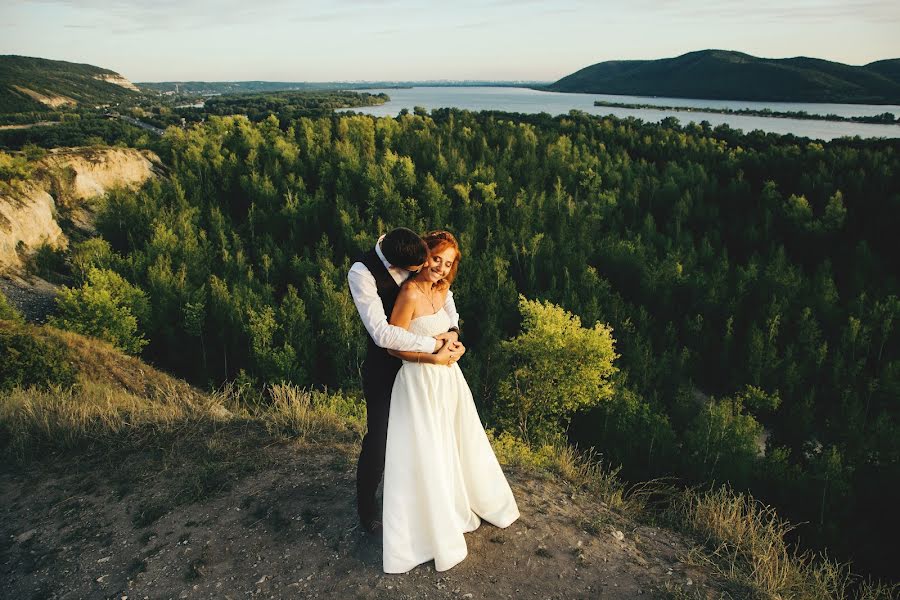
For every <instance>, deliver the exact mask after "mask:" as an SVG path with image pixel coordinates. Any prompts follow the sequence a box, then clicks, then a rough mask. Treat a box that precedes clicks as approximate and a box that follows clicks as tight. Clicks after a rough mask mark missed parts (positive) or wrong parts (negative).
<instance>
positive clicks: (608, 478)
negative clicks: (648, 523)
mask: <svg viewBox="0 0 900 600" xmlns="http://www.w3.org/2000/svg"><path fill="white" fill-rule="evenodd" d="M488 439H489V440H490V441H491V446H492V447H493V448H494V453H495V454H496V455H497V460H499V461H500V463H501V464H504V465H509V466H514V467H520V468H524V469H526V470H529V471H532V472H534V473H542V472H543V473H548V474H552V475H556V476H558V477H560V478H561V479H562V480H564V481H566V482H568V483H570V484H571V485H573V486H575V487H577V488H580V489H583V490H585V491H588V492H590V493H591V494H592V495H594V496H595V497H596V498H597V499H599V500H600V501H602V502H604V503H606V505H607V506H609V507H610V508H612V509H614V510H618V511H620V512H622V513H626V514H636V513H639V512H640V511H641V510H642V508H643V495H642V494H641V493H640V488H632V489H629V488H627V487H626V486H625V485H623V483H622V481H621V480H620V479H619V478H618V473H619V470H618V469H612V470H609V469H606V468H605V467H604V466H603V465H602V464H601V463H600V461H598V460H596V457H595V456H594V455H593V454H590V453H589V454H580V453H579V452H578V451H577V450H576V449H575V448H573V447H572V446H569V445H567V444H565V443H563V442H558V443H555V444H544V445H542V446H539V447H537V448H532V447H531V446H529V445H528V444H527V443H526V442H525V441H523V440H521V439H520V438H517V437H515V436H514V435H512V434H510V433H507V432H502V433H500V434H497V433H495V432H494V431H488ZM632 492H635V493H632Z"/></svg>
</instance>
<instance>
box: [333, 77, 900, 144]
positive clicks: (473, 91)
mask: <svg viewBox="0 0 900 600" xmlns="http://www.w3.org/2000/svg"><path fill="white" fill-rule="evenodd" d="M355 91H366V92H370V93H379V92H384V93H386V94H387V95H388V96H390V97H391V100H390V101H389V102H386V103H385V104H382V105H380V106H366V107H361V108H353V109H349V110H352V111H354V112H360V113H364V114H369V115H376V116H396V115H397V114H399V113H400V111H401V110H402V109H404V108H405V109H407V110H410V111H412V109H413V108H414V107H416V106H421V107H423V108H425V109H427V110H432V109H435V108H460V109H466V110H473V111H480V110H500V111H508V112H518V113H528V114H533V113H541V112H546V113H549V114H551V115H561V114H566V113H568V112H569V111H570V110H572V109H577V110H580V111H584V112H586V113H589V114H593V115H609V114H612V115H615V116H617V117H636V118H638V119H642V120H644V121H648V122H658V121H660V120H661V119H663V118H665V117H675V118H677V119H678V120H679V121H681V123H689V122H691V121H693V122H696V123H699V122H700V121H708V122H709V123H710V124H711V125H712V126H714V127H715V126H717V125H721V124H723V123H725V124H728V125H729V126H730V127H732V128H734V129H742V130H744V131H745V132H750V131H752V130H754V129H761V130H763V131H766V132H770V133H779V134H787V133H792V134H794V135H798V136H805V137H810V138H816V139H821V140H826V141H827V140H831V139H834V138H838V137H844V136H856V135H858V136H860V137H865V138H875V137H885V138H900V125H878V124H873V123H852V122H843V121H818V120H807V119H783V118H776V117H757V116H749V115H725V114H719V113H706V112H697V111H693V112H679V111H673V110H663V109H653V108H638V109H632V108H613V107H608V106H594V101H595V100H603V101H606V102H621V103H629V104H659V105H661V106H690V107H700V108H730V109H732V110H739V109H743V108H749V109H754V110H762V109H765V108H768V109H770V110H774V111H806V112H808V113H814V114H821V115H826V114H835V115H839V116H842V117H857V116H874V115H879V114H882V113H885V112H891V113H894V115H900V106H898V105H881V104H879V105H876V104H813V103H804V102H750V101H738V100H694V99H689V98H663V97H653V98H648V97H643V96H614V95H609V94H568V93H561V92H541V91H538V90H532V89H527V88H509V87H414V88H405V89H370V90H355Z"/></svg>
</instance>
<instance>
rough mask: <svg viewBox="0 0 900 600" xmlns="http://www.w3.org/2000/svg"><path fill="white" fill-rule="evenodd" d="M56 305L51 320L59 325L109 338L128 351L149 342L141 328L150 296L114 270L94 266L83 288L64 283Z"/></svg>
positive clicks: (104, 338)
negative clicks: (54, 313) (67, 285)
mask: <svg viewBox="0 0 900 600" xmlns="http://www.w3.org/2000/svg"><path fill="white" fill-rule="evenodd" d="M56 305H57V314H56V315H54V316H53V317H52V318H51V320H50V323H51V324H52V325H54V326H56V327H59V328H61V329H68V330H70V331H75V332H78V333H81V334H84V335H90V336H93V337H97V338H100V339H102V340H106V341H107V342H110V343H111V344H113V345H114V346H116V347H117V348H120V349H121V350H123V351H125V352H128V353H129V354H139V353H140V352H141V349H142V348H143V347H144V346H146V345H147V340H146V339H145V338H144V336H143V334H142V333H141V332H140V330H139V323H145V322H146V320H147V318H148V315H149V313H150V307H149V302H148V299H147V295H146V294H145V293H144V292H143V290H141V289H140V288H139V287H137V286H134V285H132V284H131V283H129V282H128V281H126V280H125V279H124V278H123V277H122V276H120V275H118V274H117V273H115V272H114V271H110V270H108V269H96V268H91V269H90V270H89V271H88V274H87V280H86V281H85V283H84V284H83V285H82V286H81V287H79V288H69V287H65V286H63V288H62V289H61V290H60V292H59V295H58V296H57V297H56Z"/></svg>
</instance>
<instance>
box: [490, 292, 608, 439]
mask: <svg viewBox="0 0 900 600" xmlns="http://www.w3.org/2000/svg"><path fill="white" fill-rule="evenodd" d="M519 310H521V312H522V316H523V317H524V322H523V323H522V333H520V334H519V335H518V336H516V337H515V338H513V339H511V340H507V341H505V342H503V344H502V347H503V351H504V354H505V360H506V361H507V368H506V371H507V373H506V375H505V376H504V377H503V378H502V379H501V381H500V385H499V389H498V399H499V403H498V404H499V407H498V413H499V414H498V419H499V422H500V423H501V424H502V425H503V426H504V428H507V429H508V428H510V427H511V428H514V429H517V430H518V432H519V434H520V435H521V436H522V437H523V438H524V439H525V440H526V441H529V442H533V441H540V440H549V439H551V438H553V437H555V436H557V435H559V434H560V433H561V429H567V428H568V425H569V422H570V420H571V418H572V415H573V414H574V413H575V412H576V411H578V410H582V409H586V408H590V407H592V406H596V405H597V404H598V403H600V402H602V401H603V400H606V399H608V398H610V397H611V396H612V395H613V385H612V381H611V379H612V376H613V375H614V374H615V373H616V372H617V371H618V369H617V368H616V367H615V366H614V365H613V361H614V360H615V359H616V358H618V355H617V354H616V353H615V350H614V344H615V340H614V339H613V337H612V329H611V328H610V327H609V326H608V325H604V324H602V323H597V324H596V325H594V326H593V327H592V328H585V327H582V326H581V320H580V319H579V318H578V317H577V316H575V315H573V314H571V313H569V312H567V311H565V310H563V309H562V308H560V307H559V306H556V305H554V304H551V303H550V302H540V301H532V300H527V299H526V298H525V297H523V296H520V297H519Z"/></svg>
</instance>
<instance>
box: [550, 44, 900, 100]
mask: <svg viewBox="0 0 900 600" xmlns="http://www.w3.org/2000/svg"><path fill="white" fill-rule="evenodd" d="M545 89H547V90H549V91H556V92H583V93H594V94H623V95H634V96H667V97H675V98H698V99H700V98H702V99H712V100H760V101H762V100H765V101H779V102H840V103H866V104H896V103H900V59H887V60H881V61H875V62H872V63H869V64H868V65H863V66H859V67H857V66H852V65H846V64H843V63H838V62H832V61H827V60H824V59H819V58H810V57H805V56H798V57H793V58H783V59H770V58H759V57H755V56H752V55H749V54H745V53H743V52H735V51H731V50H699V51H695V52H689V53H687V54H682V55H680V56H677V57H674V58H663V59H657V60H612V61H606V62H601V63H596V64H593V65H590V66H588V67H585V68H583V69H579V70H578V71H575V72H574V73H572V74H570V75H567V76H565V77H563V78H561V79H559V80H558V81H556V82H554V83H552V84H551V85H549V86H547V87H546V88H545Z"/></svg>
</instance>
